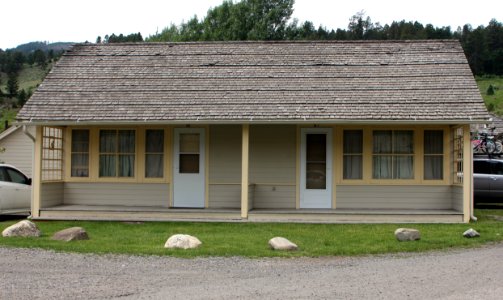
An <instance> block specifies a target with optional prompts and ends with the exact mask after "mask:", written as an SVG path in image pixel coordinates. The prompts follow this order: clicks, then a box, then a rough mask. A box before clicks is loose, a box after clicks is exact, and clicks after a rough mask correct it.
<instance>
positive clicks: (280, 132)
mask: <svg viewBox="0 0 503 300" xmlns="http://www.w3.org/2000/svg"><path fill="white" fill-rule="evenodd" d="M296 134H297V129H296V127H295V126H292V125H275V126H268V125H255V126H251V127H250V183H251V184H254V195H253V206H252V207H253V208H258V209H260V208H295V186H294V185H295V181H296V174H295V168H296V163H295V160H296V147H297V139H296Z"/></svg>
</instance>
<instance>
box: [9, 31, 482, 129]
mask: <svg viewBox="0 0 503 300" xmlns="http://www.w3.org/2000/svg"><path fill="white" fill-rule="evenodd" d="M489 118H490V116H489V115H488V113H487V110H486V108H485V106H484V103H483V100H482V98H481V96H480V92H479V90H478V88H477V85H476V83H475V80H474V78H473V75H472V73H471V71H470V68H469V66H468V64H467V60H466V58H465V55H464V53H463V49H462V48H461V45H460V44H459V42H458V41H452V40H429V41H386V42H383V41H331V42H312V41H309V42H204V43H139V44H99V45H96V44H79V45H75V46H74V47H73V48H72V49H71V50H70V51H68V52H67V53H66V54H65V55H64V56H63V57H62V58H61V60H60V61H59V62H58V63H57V65H56V66H55V67H54V68H53V70H52V71H51V72H50V74H49V75H48V76H47V77H46V79H45V80H44V82H43V83H42V84H41V85H40V87H39V88H38V89H37V91H36V92H35V93H34V95H33V96H32V97H31V98H30V100H29V101H28V102H27V103H26V105H25V106H24V107H23V109H22V110H21V111H20V112H19V114H18V120H19V121H21V122H23V123H28V122H33V123H37V122H38V123H52V122H54V123H59V124H72V123H75V122H83V123H85V122H89V123H110V122H114V123H136V122H138V123H140V122H141V123H145V122H146V123H163V122H164V123H176V122H195V121H198V122H202V123H203V122H221V123H230V122H247V123H249V122H259V123H260V122H262V123H263V122H281V123H290V122H292V123H298V122H334V123H343V122H346V121H347V122H406V123H407V122H433V123H447V122H451V123H473V122H480V121H486V120H487V119H489Z"/></svg>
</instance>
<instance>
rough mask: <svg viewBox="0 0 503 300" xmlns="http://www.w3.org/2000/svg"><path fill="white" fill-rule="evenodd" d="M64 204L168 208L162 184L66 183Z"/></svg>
mask: <svg viewBox="0 0 503 300" xmlns="http://www.w3.org/2000/svg"><path fill="white" fill-rule="evenodd" d="M64 190H65V191H64V192H65V200H64V204H79V205H125V206H162V207H168V206H169V185H168V184H164V183H144V184H131V183H66V184H65V189H64Z"/></svg>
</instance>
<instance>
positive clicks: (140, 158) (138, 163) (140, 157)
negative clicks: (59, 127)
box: [64, 126, 172, 184]
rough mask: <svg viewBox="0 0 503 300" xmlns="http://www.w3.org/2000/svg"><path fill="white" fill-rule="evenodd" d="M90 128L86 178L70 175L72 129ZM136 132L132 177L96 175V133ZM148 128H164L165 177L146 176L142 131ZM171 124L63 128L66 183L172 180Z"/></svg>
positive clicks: (97, 144)
mask: <svg viewBox="0 0 503 300" xmlns="http://www.w3.org/2000/svg"><path fill="white" fill-rule="evenodd" d="M74 129H81V130H89V148H90V149H89V177H72V176H71V145H72V130H74ZM114 129H115V130H124V129H128V130H134V131H135V164H134V165H135V166H134V168H135V174H134V177H99V174H98V172H99V132H100V130H114ZM148 129H162V130H164V155H165V159H164V166H163V167H164V174H163V175H164V177H163V178H146V177H145V133H146V130H148ZM171 129H172V127H171V126H134V127H132V126H87V127H80V126H69V127H67V128H66V130H65V135H66V137H65V139H64V143H65V149H67V151H65V154H64V156H65V168H64V169H65V170H64V173H65V176H64V180H65V181H66V182H107V183H108V182H115V183H121V182H124V183H168V184H169V183H170V182H171Z"/></svg>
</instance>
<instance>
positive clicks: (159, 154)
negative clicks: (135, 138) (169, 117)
mask: <svg viewBox="0 0 503 300" xmlns="http://www.w3.org/2000/svg"><path fill="white" fill-rule="evenodd" d="M145 177H146V178H162V177H164V130H162V129H158V130H147V131H146V133H145Z"/></svg>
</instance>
